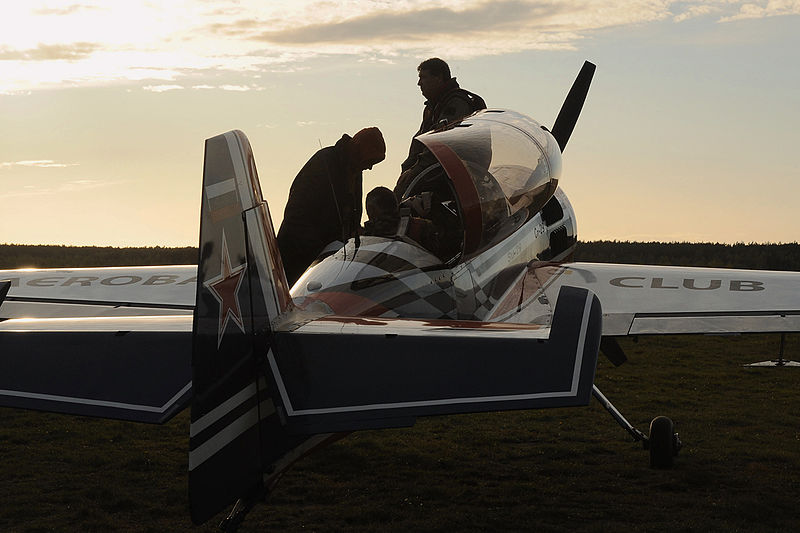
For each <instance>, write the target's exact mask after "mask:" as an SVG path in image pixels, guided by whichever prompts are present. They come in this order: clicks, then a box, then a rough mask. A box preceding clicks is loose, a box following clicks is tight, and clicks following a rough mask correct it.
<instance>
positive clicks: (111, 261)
mask: <svg viewBox="0 0 800 533" xmlns="http://www.w3.org/2000/svg"><path fill="white" fill-rule="evenodd" d="M197 258H198V255H197V248H196V247H193V246H186V247H183V248H166V247H161V246H154V247H133V248H117V247H112V246H51V245H26V244H0V269H9V268H62V267H98V266H141V265H191V264H197ZM575 260H577V261H587V262H600V263H632V264H648V265H682V266H707V267H724V268H751V269H759V270H795V271H800V244H798V243H791V244H754V243H753V244H744V243H737V244H719V243H688V242H676V243H663V242H629V241H588V242H578V246H577V249H576V252H575Z"/></svg>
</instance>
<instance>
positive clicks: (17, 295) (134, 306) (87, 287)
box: [0, 265, 197, 320]
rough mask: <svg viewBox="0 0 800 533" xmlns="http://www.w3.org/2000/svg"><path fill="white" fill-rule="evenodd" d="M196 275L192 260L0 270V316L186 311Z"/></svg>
mask: <svg viewBox="0 0 800 533" xmlns="http://www.w3.org/2000/svg"><path fill="white" fill-rule="evenodd" d="M196 275H197V267H196V266H194V265H179V266H146V267H105V268H69V269H66V268H59V269H56V268H48V269H19V270H0V282H2V281H4V280H6V281H9V282H10V288H9V290H8V294H7V295H6V297H5V300H4V301H3V304H2V306H0V320H3V319H7V318H48V317H49V318H55V317H91V316H135V315H157V316H158V315H191V314H192V310H193V309H194V300H195V283H196V279H197V278H196Z"/></svg>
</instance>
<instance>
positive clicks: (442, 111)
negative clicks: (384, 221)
mask: <svg viewBox="0 0 800 533" xmlns="http://www.w3.org/2000/svg"><path fill="white" fill-rule="evenodd" d="M417 72H418V73H419V81H418V82H417V85H419V88H420V91H422V96H424V97H425V108H424V109H423V111H422V124H421V125H420V127H419V131H417V133H415V134H414V137H416V136H417V135H419V134H421V133H425V132H427V131H431V130H432V129H434V128H436V127H437V126H438V125H439V124H440V123H441V122H442V121H443V120H446V121H447V122H455V121H457V120H460V119H462V118H464V117H465V116H467V115H469V114H471V113H473V112H475V111H478V110H480V109H486V102H484V101H483V98H481V97H480V96H478V95H477V94H475V93H471V92H469V91H467V90H465V89H462V88H461V87H459V85H458V82H457V81H456V79H455V78H453V77H451V75H450V67H449V66H448V65H447V63H445V62H444V61H443V60H441V59H439V58H438V57H432V58H430V59H426V60H425V61H423V62H422V63H420V64H419V66H418V67H417ZM424 152H425V146H424V145H423V144H422V143H421V142H419V141H417V140H413V139H412V141H411V147H410V148H409V150H408V157H407V158H406V160H405V161H403V163H402V165H401V167H402V171H403V175H401V176H400V180H398V183H397V187H395V194H397V193H398V189H400V194H402V192H403V191H404V190H405V187H406V186H407V185H408V182H409V181H410V180H409V179H408V174H407V173H406V171H407V170H409V169H410V168H411V167H413V166H414V165H415V164H416V163H417V160H418V159H419V157H420V155H421V154H423V153H424ZM404 176H406V177H405V178H404ZM398 196H399V195H398Z"/></svg>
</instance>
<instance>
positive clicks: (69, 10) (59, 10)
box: [33, 4, 99, 16]
mask: <svg viewBox="0 0 800 533" xmlns="http://www.w3.org/2000/svg"><path fill="white" fill-rule="evenodd" d="M93 9H99V8H98V7H97V6H93V5H90V4H71V5H68V6H64V7H43V8H40V9H34V10H33V12H34V13H35V14H37V15H57V16H65V15H72V14H73V13H77V12H79V11H84V10H86V11H89V10H93Z"/></svg>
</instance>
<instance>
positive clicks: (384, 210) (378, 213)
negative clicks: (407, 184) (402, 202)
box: [364, 187, 400, 221]
mask: <svg viewBox="0 0 800 533" xmlns="http://www.w3.org/2000/svg"><path fill="white" fill-rule="evenodd" d="M364 203H365V204H366V208H367V216H368V217H369V219H370V220H372V221H375V220H378V219H382V218H384V219H385V218H399V216H400V211H399V209H398V207H397V198H395V197H394V193H393V192H392V191H391V189H388V188H386V187H375V188H374V189H372V190H371V191H369V192H368V193H367V199H366V201H365V202H364Z"/></svg>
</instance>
